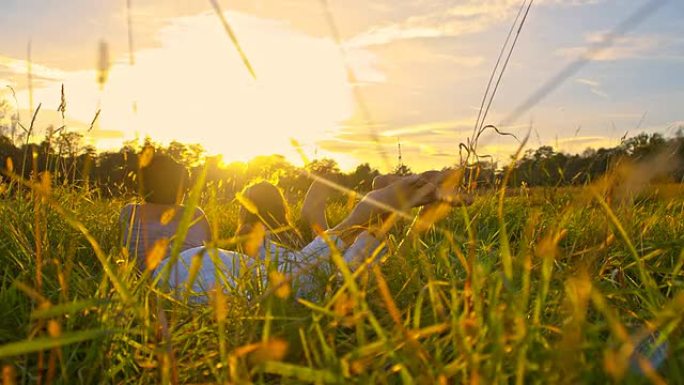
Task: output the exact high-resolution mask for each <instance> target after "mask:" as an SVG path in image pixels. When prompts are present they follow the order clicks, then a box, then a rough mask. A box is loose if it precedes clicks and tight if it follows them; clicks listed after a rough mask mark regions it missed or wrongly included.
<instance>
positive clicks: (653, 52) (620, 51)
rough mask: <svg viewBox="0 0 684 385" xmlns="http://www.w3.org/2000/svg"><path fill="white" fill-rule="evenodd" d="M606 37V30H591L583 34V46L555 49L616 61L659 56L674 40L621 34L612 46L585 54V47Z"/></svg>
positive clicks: (600, 41)
mask: <svg viewBox="0 0 684 385" xmlns="http://www.w3.org/2000/svg"><path fill="white" fill-rule="evenodd" d="M606 38H607V35H606V32H603V31H599V32H592V33H589V34H587V35H586V36H585V38H584V41H585V42H586V45H584V46H573V47H566V48H560V49H558V50H557V51H556V54H557V55H559V56H564V57H570V58H577V57H583V58H585V59H587V60H594V61H617V60H626V59H637V58H652V57H659V56H661V55H662V54H663V53H664V52H665V51H667V50H668V48H670V46H671V45H672V44H673V43H675V41H674V40H673V39H672V38H670V37H666V36H659V35H645V36H622V37H618V38H615V39H614V43H613V45H612V47H609V48H606V49H604V50H601V51H599V52H596V53H594V54H591V55H589V54H587V47H588V46H590V45H593V44H600V43H602V42H603V41H605V40H606Z"/></svg>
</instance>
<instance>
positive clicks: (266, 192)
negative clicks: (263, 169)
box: [236, 181, 301, 248]
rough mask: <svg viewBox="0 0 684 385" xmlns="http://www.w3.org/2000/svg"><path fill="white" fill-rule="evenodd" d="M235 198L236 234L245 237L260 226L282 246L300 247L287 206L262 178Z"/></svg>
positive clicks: (275, 190) (279, 191)
mask: <svg viewBox="0 0 684 385" xmlns="http://www.w3.org/2000/svg"><path fill="white" fill-rule="evenodd" d="M238 200H239V201H240V203H241V206H240V211H239V212H238V228H237V231H236V235H237V236H238V237H247V236H249V235H250V234H252V232H253V231H254V230H255V227H256V226H257V225H262V226H263V227H264V230H267V231H269V230H270V231H271V232H272V234H273V235H274V236H275V237H276V238H277V239H278V240H279V241H281V243H283V244H285V245H286V246H289V247H292V248H297V247H299V246H300V245H299V244H300V243H301V238H300V236H299V234H298V232H297V231H296V230H295V227H294V226H293V225H292V222H291V221H290V208H289V206H288V205H287V202H286V201H285V197H284V196H283V192H282V191H281V190H280V189H279V188H278V187H276V186H275V185H273V184H271V183H269V182H266V181H262V182H257V183H253V184H250V185H249V186H247V187H245V188H244V189H243V190H242V192H241V193H240V195H239V196H238Z"/></svg>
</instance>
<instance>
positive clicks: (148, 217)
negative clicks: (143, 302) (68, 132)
mask: <svg viewBox="0 0 684 385" xmlns="http://www.w3.org/2000/svg"><path fill="white" fill-rule="evenodd" d="M141 171H142V172H141V175H140V176H141V178H142V181H141V182H142V183H141V186H142V194H143V203H141V204H128V205H126V206H125V207H124V208H123V209H122V210H121V214H120V215H119V223H120V224H121V231H122V235H123V237H122V239H123V240H124V246H125V250H127V251H128V254H129V258H132V259H134V260H135V261H136V266H137V267H138V269H140V270H141V271H145V270H146V269H147V267H148V261H147V257H149V256H154V255H157V256H161V257H163V256H164V255H165V254H166V251H167V250H168V245H169V241H171V240H172V239H173V238H174V237H175V235H176V233H177V232H178V228H179V226H180V222H181V216H182V215H183V211H184V210H185V207H184V206H183V205H182V204H181V202H182V200H183V196H184V195H185V191H186V183H187V181H188V179H189V177H188V171H187V170H186V169H185V167H184V166H183V165H181V164H179V163H177V162H176V161H174V160H173V159H171V158H170V157H168V156H166V155H155V156H154V157H153V158H152V160H151V161H150V163H149V164H148V165H147V166H146V167H143V168H142V170H141ZM209 239H210V230H209V222H208V221H207V218H206V216H205V215H204V212H203V211H202V210H201V209H199V208H196V209H195V212H194V214H193V221H192V224H191V225H190V227H189V229H188V232H187V235H186V236H185V238H184V239H183V246H182V249H183V250H185V249H190V248H193V247H198V246H202V245H204V244H205V243H206V242H208V241H209ZM155 249H156V250H155ZM153 250H154V251H155V252H153ZM159 250H161V251H163V252H162V253H161V255H160V253H159ZM156 262H158V261H150V263H151V264H156Z"/></svg>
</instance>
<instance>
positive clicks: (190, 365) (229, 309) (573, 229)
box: [0, 183, 684, 384]
mask: <svg viewBox="0 0 684 385" xmlns="http://www.w3.org/2000/svg"><path fill="white" fill-rule="evenodd" d="M46 189H48V190H49V187H48V188H46ZM209 196H210V194H209ZM1 197H2V198H0V218H2V222H3V223H2V225H1V226H0V251H1V253H0V266H2V268H1V270H0V362H1V363H2V366H3V376H4V377H3V378H4V380H3V381H4V383H7V384H13V383H35V382H37V381H40V382H41V383H64V384H72V383H84V384H91V383H121V384H125V383H232V384H239V383H251V382H253V383H319V384H324V383H358V384H367V383H380V384H383V383H403V384H433V383H438V384H447V383H466V382H467V383H473V384H476V383H483V384H484V383H513V382H515V383H518V384H522V383H609V382H622V381H627V382H634V383H648V382H654V383H665V382H670V383H677V382H681V381H684V359H682V358H681V357H684V355H683V354H682V352H683V351H684V343H683V342H684V339H683V338H682V327H681V317H682V315H681V309H682V308H683V307H684V292H683V291H682V290H681V288H682V286H683V285H684V275H683V274H682V266H683V264H684V251H683V249H684V247H683V246H684V186H682V185H655V186H650V187H648V188H647V189H645V190H643V191H641V192H640V193H639V194H637V195H634V196H630V197H629V200H625V199H621V200H620V201H616V200H613V199H611V192H610V190H609V189H606V188H605V186H604V187H601V185H600V183H596V184H595V185H592V186H587V187H582V188H546V189H544V188H535V189H525V188H524V189H521V190H519V191H515V192H514V193H512V194H510V196H508V197H507V198H505V200H504V205H503V212H502V215H503V216H502V217H500V214H499V207H498V204H499V202H498V199H499V196H498V195H496V194H494V193H493V192H492V193H482V194H481V195H480V196H478V198H477V199H476V201H475V203H474V204H473V205H472V206H471V207H468V208H467V209H459V208H457V209H455V210H453V211H452V213H451V214H450V215H449V216H448V217H446V218H445V219H443V220H442V221H440V222H439V224H438V225H439V226H436V227H433V228H431V229H429V230H428V231H426V232H424V233H421V234H418V233H417V232H415V231H409V224H408V223H405V224H402V225H400V226H397V227H396V228H395V230H394V231H393V233H392V235H391V243H392V244H393V245H394V246H395V247H394V248H393V252H391V253H390V254H389V255H388V256H387V257H386V258H385V260H384V262H383V264H381V265H380V268H379V269H371V270H370V271H369V270H366V269H361V270H359V271H357V272H355V273H354V274H353V275H352V274H351V273H350V272H348V271H347V272H346V273H345V272H344V271H343V274H341V277H339V278H337V279H331V280H328V281H326V280H321V281H320V282H319V287H320V291H321V292H322V293H325V296H324V298H325V300H324V301H322V302H320V303H309V302H305V301H300V302H297V301H296V300H294V299H292V298H291V297H286V298H281V297H284V296H283V295H280V296H278V295H275V294H278V293H277V292H276V293H275V294H274V295H270V294H269V295H266V296H256V297H257V298H259V299H260V301H259V302H257V301H255V300H254V298H248V297H247V296H246V295H240V294H229V295H217V296H216V298H215V299H214V302H213V303H212V304H211V305H210V306H204V307H192V306H188V305H187V304H184V303H181V302H179V301H177V300H175V299H173V298H171V297H169V296H167V295H166V294H164V293H163V292H161V291H159V290H157V289H155V288H153V287H151V286H150V283H149V282H148V281H147V280H141V279H140V278H139V277H138V276H137V275H136V274H135V273H134V265H133V263H129V262H128V261H127V259H126V258H125V256H124V254H123V251H122V249H121V247H120V246H119V233H118V232H119V227H118V224H117V219H118V212H119V210H120V208H121V207H122V206H123V204H124V203H125V202H123V201H121V200H104V199H99V198H98V197H97V194H96V191H74V190H65V189H55V190H52V191H49V192H48V195H44V194H41V193H38V192H37V191H36V190H35V189H34V191H19V192H18V193H17V194H16V195H10V193H9V192H8V191H5V192H4V193H2V195H1ZM203 203H204V204H203V207H205V210H206V212H207V214H208V216H209V219H210V222H212V223H213V224H214V226H215V229H216V231H217V233H218V236H219V238H220V239H224V240H225V239H229V238H231V236H232V234H233V232H234V227H235V222H236V207H234V206H218V205H217V204H216V203H213V200H212V199H205V202H203ZM347 210H348V208H347V204H346V203H344V202H340V203H336V204H332V205H331V206H330V207H329V210H328V211H329V213H328V214H329V218H331V220H332V221H333V222H334V221H336V220H339V219H340V218H342V217H343V216H344V215H345V213H346V212H347ZM293 211H294V212H297V210H296V207H295V210H293ZM67 216H69V217H70V218H71V219H73V221H77V222H78V224H79V225H82V227H79V226H76V225H75V223H74V222H73V221H72V222H70V221H69V220H66V219H67ZM295 219H297V223H300V222H299V221H298V218H295ZM501 223H505V224H506V234H507V235H508V240H507V242H503V243H502V242H501V239H500V233H501ZM83 229H87V232H88V233H89V234H90V235H92V237H93V240H94V241H96V242H97V245H99V248H100V249H101V250H102V252H103V253H104V256H105V258H106V262H107V263H108V265H109V266H110V267H111V268H112V273H113V274H114V276H115V278H116V279H117V280H118V281H119V283H120V285H122V287H121V288H116V287H115V286H114V285H113V280H112V279H111V277H109V276H108V275H107V274H105V273H104V272H103V264H102V263H101V261H99V260H98V258H96V255H95V252H94V251H93V245H92V244H91V243H90V242H89V240H88V239H87V237H86V235H84V231H83ZM302 233H303V234H306V232H302ZM36 234H38V236H39V239H36ZM402 242H403V243H402ZM220 243H221V242H220V241H219V244H220ZM400 244H401V247H396V246H398V245H400ZM37 245H39V246H38V247H37ZM506 246H507V247H508V250H505V248H506ZM37 249H39V250H40V252H41V254H42V258H41V260H42V266H41V269H40V270H39V271H37V268H36V260H37V259H36V250H37ZM503 253H508V254H509V255H510V257H511V259H512V274H511V278H510V279H508V278H506V275H505V274H504V267H503V265H502V254H503ZM340 267H341V266H340ZM37 273H38V274H37ZM38 276H40V284H39V285H38V284H37V277H38ZM244 279H245V280H250V279H254V278H253V277H245V278H244ZM254 281H256V279H254ZM254 283H255V282H239V283H238V284H239V285H244V286H245V287H258V286H259V285H258V284H254ZM253 284H254V285H253ZM122 290H123V291H122ZM124 292H125V293H127V295H130V296H131V298H130V299H129V300H128V301H126V300H125V297H124V296H122V293H124ZM267 293H270V291H268V292H267ZM648 338H651V339H652V340H654V342H653V343H652V344H651V345H654V346H655V345H658V344H661V343H663V342H664V343H666V344H667V345H666V352H667V359H666V360H665V363H664V364H663V365H662V366H661V367H659V368H657V370H656V369H655V368H652V367H651V365H650V364H649V360H648V359H644V357H641V358H642V359H639V356H638V355H634V354H633V351H634V349H635V347H637V346H639V343H640V341H642V340H647V339H648ZM643 346H646V348H644V347H643ZM648 346H650V345H642V346H640V347H639V350H640V352H641V353H643V354H644V355H649V354H650V352H649V351H648V349H647V348H648ZM663 346H665V345H663ZM644 349H646V350H645V351H644Z"/></svg>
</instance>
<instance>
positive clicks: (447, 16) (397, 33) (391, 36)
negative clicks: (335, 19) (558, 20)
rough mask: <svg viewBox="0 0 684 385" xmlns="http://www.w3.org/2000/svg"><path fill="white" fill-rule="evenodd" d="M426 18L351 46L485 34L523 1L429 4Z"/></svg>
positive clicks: (591, 0) (565, 2)
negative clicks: (484, 32) (430, 10)
mask: <svg viewBox="0 0 684 385" xmlns="http://www.w3.org/2000/svg"><path fill="white" fill-rule="evenodd" d="M599 2H601V0H546V1H537V2H536V4H537V5H551V6H553V5H557V6H558V5H560V6H578V5H588V4H596V3H599ZM426 3H427V4H426V6H425V9H432V10H433V11H432V12H428V13H425V14H422V15H414V16H410V17H408V18H406V19H404V20H402V21H399V22H394V23H387V24H384V25H376V26H373V27H371V28H370V29H368V30H367V31H365V32H363V33H361V34H358V35H356V36H354V37H353V38H351V39H349V40H348V42H347V44H348V45H350V46H372V45H382V44H388V43H392V42H394V41H398V40H407V39H419V38H436V37H455V36H461V35H466V34H471V33H477V32H482V31H485V30H487V29H489V28H491V27H492V26H494V25H497V24H499V23H500V22H502V21H503V20H506V19H509V18H511V17H512V16H513V15H514V14H515V13H516V12H517V10H518V8H519V7H520V1H519V0H468V1H465V2H461V4H458V5H452V6H450V5H449V3H447V2H445V1H443V0H433V1H427V2H426Z"/></svg>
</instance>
